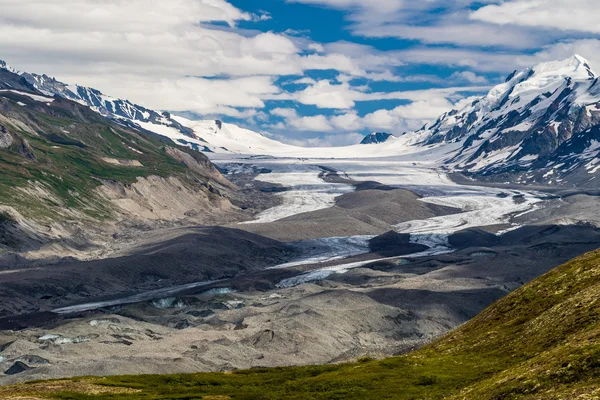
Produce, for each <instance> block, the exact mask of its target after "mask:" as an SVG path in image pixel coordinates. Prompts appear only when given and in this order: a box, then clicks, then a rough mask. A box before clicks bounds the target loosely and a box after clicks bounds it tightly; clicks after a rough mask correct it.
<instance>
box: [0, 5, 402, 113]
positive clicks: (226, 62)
mask: <svg viewBox="0 0 600 400" xmlns="http://www.w3.org/2000/svg"><path fill="white" fill-rule="evenodd" d="M265 17H268V15H267V14H261V15H258V16H257V15H253V14H250V13H247V12H244V11H243V10H240V9H238V8H236V7H234V6H233V5H231V4H230V3H229V2H227V1H225V0H173V1H169V2H165V1H162V0H144V1H142V0H112V1H105V2H98V1H95V0H60V1H58V2H47V1H41V0H5V1H3V2H2V12H1V13H0V51H1V54H0V55H1V57H2V58H5V59H7V60H8V61H9V62H10V63H11V64H13V65H14V66H15V67H17V68H19V69H22V70H27V71H31V72H43V73H47V74H49V75H51V76H56V77H57V78H59V79H61V80H63V81H66V82H69V83H78V84H81V85H86V86H92V87H96V88H98V89H100V90H102V91H104V92H105V93H107V94H110V95H113V96H118V97H123V98H127V99H129V100H131V101H134V102H136V103H140V104H143V105H145V106H148V107H152V108H158V109H169V110H172V111H193V112H196V113H199V114H212V113H215V112H218V111H219V110H225V111H227V114H228V115H231V114H235V111H234V110H233V109H232V108H234V107H263V106H264V101H265V100H267V99H270V98H271V97H272V96H273V95H274V94H276V93H278V91H279V89H277V88H276V87H275V86H274V83H273V81H274V79H273V77H279V76H288V75H304V72H305V71H307V70H330V69H335V70H338V71H340V72H342V73H345V74H348V75H351V76H366V75H368V74H369V73H372V72H377V73H379V72H384V71H387V66H386V65H385V64H387V63H388V61H389V60H388V59H386V58H384V57H379V58H377V59H376V60H374V59H369V58H368V57H367V52H368V47H365V48H363V52H362V53H360V54H358V53H356V52H355V53H353V54H352V53H351V52H350V51H346V52H343V51H341V49H340V51H335V50H334V49H330V50H327V49H325V47H324V46H323V45H322V44H319V43H313V42H311V41H310V40H304V39H302V40H300V39H294V38H291V37H289V36H287V35H285V34H278V33H274V32H249V31H243V30H238V29H235V28H234V27H235V25H236V23H237V22H239V21H252V20H257V19H259V20H260V19H264V18H265ZM213 22H225V23H227V24H228V25H229V26H230V28H226V27H223V26H214V25H211V23H213ZM207 24H208V25H207ZM390 65H393V63H391V64H390ZM390 75H391V74H390ZM206 78H210V79H206ZM336 106H339V104H337V105H336Z"/></svg>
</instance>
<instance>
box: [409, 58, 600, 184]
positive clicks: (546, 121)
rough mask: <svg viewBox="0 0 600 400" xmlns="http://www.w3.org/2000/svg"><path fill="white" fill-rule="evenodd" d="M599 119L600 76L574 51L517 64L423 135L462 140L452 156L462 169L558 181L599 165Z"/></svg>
mask: <svg viewBox="0 0 600 400" xmlns="http://www.w3.org/2000/svg"><path fill="white" fill-rule="evenodd" d="M599 124H600V85H599V84H598V77H597V76H596V74H595V73H594V72H593V71H592V69H591V68H590V66H589V63H588V62H587V61H586V60H585V59H584V58H582V57H580V56H578V55H575V56H573V57H571V58H568V59H566V60H561V61H554V62H547V63H541V64H539V65H537V66H535V67H533V68H528V69H525V70H523V71H520V72H518V71H515V72H514V73H512V74H511V75H510V76H509V77H508V78H507V79H506V82H505V83H503V84H501V85H498V86H496V87H494V88H493V89H492V90H491V91H490V92H489V94H488V95H486V96H484V97H482V98H481V99H479V100H476V101H474V102H473V103H472V104H470V105H468V106H467V107H465V108H463V109H462V110H454V111H451V112H449V113H446V114H444V115H442V116H441V117H440V118H439V119H438V120H437V121H436V122H434V123H432V124H430V125H429V126H426V127H425V128H424V129H423V130H422V131H420V132H419V134H420V135H422V136H423V138H424V140H423V144H427V145H429V144H448V143H460V144H461V146H460V148H459V150H458V151H457V152H456V153H455V154H454V155H453V156H452V157H450V158H449V159H447V160H446V163H447V164H449V165H451V166H453V167H454V168H456V169H459V170H462V171H468V172H470V173H477V174H480V175H484V176H489V175H495V176H498V175H499V174H512V175H513V177H514V174H517V175H518V176H517V180H518V181H520V182H544V183H560V182H561V181H562V180H565V179H569V177H572V176H573V175H575V174H577V175H581V169H582V168H584V169H585V170H586V171H588V172H589V171H594V172H595V171H596V170H597V169H595V165H596V164H600V161H599V160H598V150H600V149H599V148H598V143H597V142H596V141H595V139H594V132H595V131H596V128H597V127H598V125H599ZM569 149H570V150H569ZM571 150H573V152H572V151H571ZM589 175H590V174H587V176H585V175H582V176H579V177H578V178H577V179H576V180H578V181H585V180H586V179H587V180H589V179H590V178H592V176H589ZM570 180H572V179H570Z"/></svg>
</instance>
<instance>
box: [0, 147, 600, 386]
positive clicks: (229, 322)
mask: <svg viewBox="0 0 600 400" xmlns="http://www.w3.org/2000/svg"><path fill="white" fill-rule="evenodd" d="M213 161H214V162H215V163H216V165H217V166H218V168H219V169H220V170H221V171H222V172H223V173H224V174H225V175H224V176H226V177H227V178H229V179H230V180H231V181H232V182H234V183H236V184H238V185H239V184H240V183H242V182H245V183H244V185H245V189H246V190H257V191H262V192H263V193H266V194H268V196H270V197H273V198H274V199H273V200H271V201H272V203H273V204H278V205H274V206H273V207H271V208H267V209H265V210H264V211H260V212H259V213H258V214H256V216H255V217H254V219H252V220H249V221H243V222H238V223H235V224H226V225H227V226H226V227H222V228H208V227H206V228H203V227H189V228H185V227H182V228H168V229H158V230H153V231H150V232H148V233H146V234H144V235H142V236H140V237H138V239H137V240H136V245H135V246H132V247H130V248H127V249H126V250H124V251H123V254H122V255H119V256H116V257H110V258H105V259H101V260H97V261H79V262H73V261H71V262H59V263H57V264H53V265H48V266H39V265H38V266H31V267H30V268H31V269H29V268H23V269H21V270H17V271H6V272H5V273H4V274H3V275H4V276H3V279H5V280H4V281H3V287H4V288H5V289H9V290H10V291H9V292H5V293H6V295H7V297H6V298H5V299H6V300H5V301H4V302H3V304H5V306H4V308H3V312H4V314H5V315H6V314H7V313H8V314H9V315H11V316H9V317H5V318H2V319H0V327H1V328H2V329H5V331H4V333H2V334H0V342H3V343H6V344H7V345H6V347H5V350H3V352H2V355H3V357H4V358H3V361H2V364H1V365H2V367H3V368H4V367H6V369H8V368H9V367H10V365H11V364H12V363H13V362H14V360H18V359H19V358H20V357H21V358H22V357H24V356H28V357H33V356H35V357H39V359H41V360H44V363H42V364H38V365H35V367H34V368H31V369H29V370H27V371H25V372H22V373H19V374H15V375H5V376H4V377H1V378H0V380H1V382H2V383H4V384H8V383H15V382H20V381H24V380H31V379H48V378H61V377H66V376H71V375H107V374H108V375H113V374H115V375H121V374H138V373H167V372H169V373H173V372H180V373H184V372H195V371H228V370H233V369H247V368H254V367H273V366H288V365H307V364H323V363H336V362H342V361H350V360H354V359H356V358H360V357H364V356H369V357H373V356H375V357H386V356H392V355H397V354H404V353H406V352H407V351H409V350H412V349H415V348H419V347H421V346H423V345H425V344H427V343H429V342H430V341H432V340H434V339H436V338H438V337H440V336H442V335H444V334H445V333H446V332H448V331H449V330H451V329H453V328H456V327H458V326H460V325H462V324H463V323H465V322H467V321H468V320H470V319H471V318H473V317H474V316H475V315H477V314H478V313H479V312H480V311H481V310H483V309H484V308H485V307H487V306H488V305H489V304H491V303H493V302H494V301H496V300H498V299H500V298H502V297H503V296H505V295H506V294H507V293H510V292H511V291H513V290H514V289H516V288H518V287H520V286H521V285H523V284H525V283H527V282H529V281H530V280H532V279H534V278H536V277H537V276H539V275H541V274H543V273H545V272H547V271H549V270H550V269H552V268H553V267H555V266H557V265H560V264H561V263H563V262H566V261H568V260H569V259H571V258H573V257H576V256H577V255H579V254H582V253H585V252H587V251H590V250H593V249H595V248H597V247H600V229H598V228H597V226H598V225H597V224H598V222H599V221H597V218H598V215H597V213H596V212H595V210H596V206H597V205H598V202H599V201H598V198H597V197H594V196H584V197H585V199H586V201H589V202H591V203H587V205H584V204H585V202H584V201H583V199H577V201H573V198H570V200H562V199H561V198H560V196H556V195H555V194H552V193H547V192H544V191H543V189H542V188H539V187H537V188H532V189H527V187H526V186H521V187H518V188H517V187H514V188H512V189H507V188H493V187H490V186H477V185H476V184H470V185H459V184H456V183H454V182H453V181H452V179H450V177H449V176H448V175H447V174H446V173H444V172H443V171H442V170H439V169H437V168H434V167H429V168H427V167H419V168H417V167H415V166H414V165H413V164H412V163H406V162H403V161H395V160H384V159H381V160H372V159H371V160H334V161H332V160H322V159H318V160H308V159H291V158H283V159H277V158H266V159H261V158H255V157H251V158H247V157H245V156H242V157H238V156H222V157H215V158H214V159H213ZM254 185H256V188H253V187H252V186H254ZM569 201H571V203H572V204H571V207H575V208H576V209H577V210H579V214H578V215H577V218H581V219H580V220H579V221H580V222H581V221H586V224H581V223H577V224H572V225H569V224H566V225H565V224H560V225H556V223H555V222H556V221H557V220H560V219H561V218H565V219H566V218H570V217H573V214H572V213H573V211H572V210H573V208H569V209H567V210H566V211H564V213H563V211H562V210H563V209H566V204H567V202H569ZM586 210H587V211H586ZM563 221H564V220H563ZM32 271H35V278H33V279H32ZM50 288H51V289H50ZM9 298H10V299H11V300H9ZM17 299H19V300H17ZM15 300H16V301H15ZM8 304H10V305H11V306H12V307H14V308H12V309H7V308H6V305H8ZM40 312H41V313H42V314H40ZM41 315H43V316H41ZM323 329H325V330H327V332H329V334H328V335H325V336H324V335H322V334H321V332H322V331H323ZM46 338H49V339H46ZM21 353H24V354H21ZM25 353H26V354H25ZM36 359H37V358H36Z"/></svg>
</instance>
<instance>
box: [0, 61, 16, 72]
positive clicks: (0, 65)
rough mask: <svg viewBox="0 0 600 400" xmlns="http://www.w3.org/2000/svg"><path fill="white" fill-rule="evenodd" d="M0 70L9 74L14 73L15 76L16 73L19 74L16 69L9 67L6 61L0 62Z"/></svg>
mask: <svg viewBox="0 0 600 400" xmlns="http://www.w3.org/2000/svg"><path fill="white" fill-rule="evenodd" d="M0 69H5V70H7V71H8V72H12V73H14V74H16V73H17V70H16V69H14V68H13V67H11V66H10V65H8V64H7V63H6V61H4V60H0Z"/></svg>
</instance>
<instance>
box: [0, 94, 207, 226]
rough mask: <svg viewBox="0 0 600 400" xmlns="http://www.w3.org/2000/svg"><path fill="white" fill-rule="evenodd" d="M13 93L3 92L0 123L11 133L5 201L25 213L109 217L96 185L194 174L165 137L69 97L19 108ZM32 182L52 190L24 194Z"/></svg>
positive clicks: (2, 186)
mask: <svg viewBox="0 0 600 400" xmlns="http://www.w3.org/2000/svg"><path fill="white" fill-rule="evenodd" d="M13 96H16V97H15V98H14V99H8V98H4V97H0V124H1V125H2V126H3V127H4V129H5V130H6V131H7V132H8V133H9V134H10V136H11V137H12V138H13V143H12V145H11V146H10V147H8V148H6V149H0V169H1V170H2V174H0V204H4V205H9V206H14V207H15V208H17V210H18V211H19V212H21V213H22V214H23V215H24V216H26V217H29V218H34V219H38V220H44V219H53V218H58V219H62V218H64V215H63V214H64V213H63V212H61V211H64V209H65V208H69V209H72V210H75V211H79V212H81V213H82V214H84V215H87V216H89V217H91V218H94V219H103V218H109V217H110V216H111V210H112V208H111V206H110V205H107V204H105V202H104V200H103V199H100V198H99V197H98V195H97V193H95V190H94V189H95V188H96V187H98V186H100V185H101V184H102V182H103V181H105V180H112V181H117V182H120V183H123V184H131V183H134V182H135V181H136V180H137V178H139V177H147V176H150V175H156V176H161V177H168V176H178V177H180V178H182V179H184V180H185V179H187V178H188V177H189V175H190V170H189V169H187V168H186V167H185V166H184V165H183V164H182V163H181V162H179V161H177V160H176V159H174V158H173V157H171V156H169V155H168V154H167V151H166V147H167V146H169V145H170V142H169V141H168V140H166V139H163V138H160V137H158V136H152V135H149V134H147V133H144V132H139V131H136V130H133V129H129V128H125V127H123V126H120V125H118V124H117V123H114V122H112V121H110V120H107V119H105V118H104V117H102V116H100V115H98V114H96V113H95V112H93V111H91V110H89V109H87V108H86V107H83V106H80V105H78V104H76V103H73V102H69V101H67V100H61V99H56V100H55V101H54V102H53V103H52V104H50V105H45V104H34V105H32V106H28V107H22V106H20V105H18V103H17V102H16V101H17V100H18V99H19V98H18V96H17V95H13ZM182 150H184V149H182ZM184 151H185V150H184ZM199 156H200V155H199ZM202 157H203V156H202ZM115 160H118V161H119V162H121V165H118V164H117V163H116V162H115ZM111 161H112V163H111ZM128 161H136V162H137V161H139V163H141V165H139V164H136V165H127V162H128ZM194 178H197V177H195V176H194V177H190V179H189V180H188V181H189V182H193V180H194ZM32 186H34V187H37V188H41V189H42V190H43V191H45V192H48V193H50V194H51V196H45V197H44V196H41V197H40V196H34V195H31V193H29V194H27V195H24V192H23V189H26V188H31V187H32Z"/></svg>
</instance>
